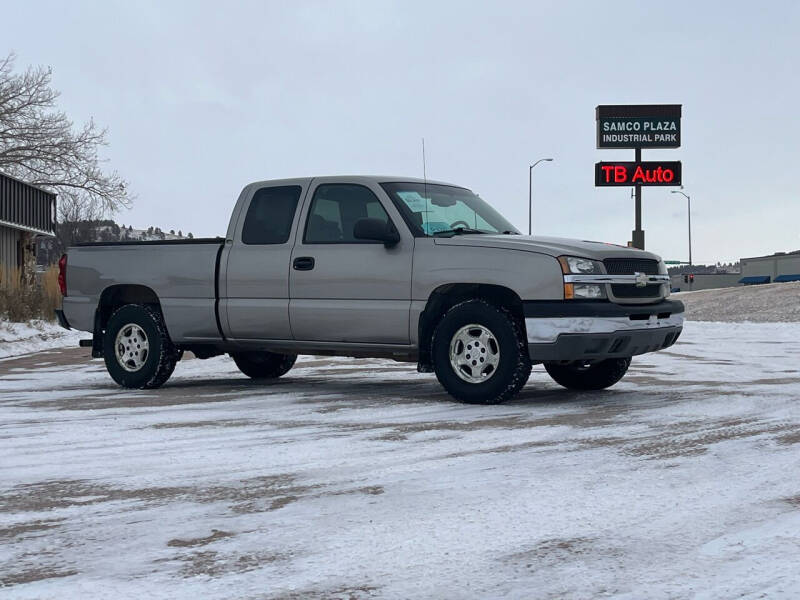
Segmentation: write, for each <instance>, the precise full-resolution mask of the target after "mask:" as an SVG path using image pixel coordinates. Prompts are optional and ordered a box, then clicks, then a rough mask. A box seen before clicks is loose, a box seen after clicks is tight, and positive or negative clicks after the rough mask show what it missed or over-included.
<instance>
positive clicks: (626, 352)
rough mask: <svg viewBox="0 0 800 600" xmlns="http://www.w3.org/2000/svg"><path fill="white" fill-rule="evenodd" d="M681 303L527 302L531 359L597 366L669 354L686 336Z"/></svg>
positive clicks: (525, 304) (526, 323) (667, 301)
mask: <svg viewBox="0 0 800 600" xmlns="http://www.w3.org/2000/svg"><path fill="white" fill-rule="evenodd" d="M683 312H684V307H683V303H682V302H679V301H675V300H664V301H662V302H658V303H656V304H636V305H621V304H614V303H613V302H602V301H586V302H581V301H555V302H550V301H546V302H538V301H534V302H525V303H524V314H525V329H526V331H527V337H528V353H529V355H530V357H531V360H533V361H536V362H548V361H567V360H597V359H604V358H617V357H627V356H635V355H637V354H645V353H647V352H655V351H656V350H662V349H663V348H668V347H669V346H671V345H672V344H674V343H675V342H676V341H677V339H678V336H679V335H680V334H681V331H682V330H683Z"/></svg>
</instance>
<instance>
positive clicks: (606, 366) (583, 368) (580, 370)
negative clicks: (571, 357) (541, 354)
mask: <svg viewBox="0 0 800 600" xmlns="http://www.w3.org/2000/svg"><path fill="white" fill-rule="evenodd" d="M630 364H631V359H630V357H628V358H608V359H606V360H601V361H599V362H595V363H588V364H587V363H584V362H583V361H575V362H571V363H567V364H561V363H545V364H544V368H545V369H546V370H547V372H548V373H549V374H550V377H552V378H553V379H554V380H555V382H556V383H558V384H559V385H562V386H564V387H565V388H567V389H570V390H604V389H606V388H608V387H611V386H612V385H614V384H615V383H617V382H618V381H619V380H620V379H622V378H623V377H624V376H625V373H627V371H628V367H629V366H630Z"/></svg>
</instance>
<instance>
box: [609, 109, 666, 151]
mask: <svg viewBox="0 0 800 600" xmlns="http://www.w3.org/2000/svg"><path fill="white" fill-rule="evenodd" d="M595 120H596V121H597V147H598V148H679V147H680V145H681V105H680V104H635V105H602V106H598V107H597V108H596V110H595Z"/></svg>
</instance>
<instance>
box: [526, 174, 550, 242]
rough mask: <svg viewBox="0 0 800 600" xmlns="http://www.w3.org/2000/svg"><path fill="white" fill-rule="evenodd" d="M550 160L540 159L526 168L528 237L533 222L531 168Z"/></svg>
mask: <svg viewBox="0 0 800 600" xmlns="http://www.w3.org/2000/svg"><path fill="white" fill-rule="evenodd" d="M552 160H553V159H552V158H540V159H539V160H537V161H536V162H535V163H533V164H532V165H531V166H530V167H528V235H531V223H532V221H533V167H535V166H536V165H538V164H539V163H540V162H550V161H552Z"/></svg>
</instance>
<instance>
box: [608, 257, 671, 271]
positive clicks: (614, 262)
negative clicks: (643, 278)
mask: <svg viewBox="0 0 800 600" xmlns="http://www.w3.org/2000/svg"><path fill="white" fill-rule="evenodd" d="M603 264H604V265H605V266H606V273H608V274H609V275H633V274H634V273H646V274H647V275H658V261H657V260H648V259H646V258H607V259H606V260H604V261H603Z"/></svg>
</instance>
